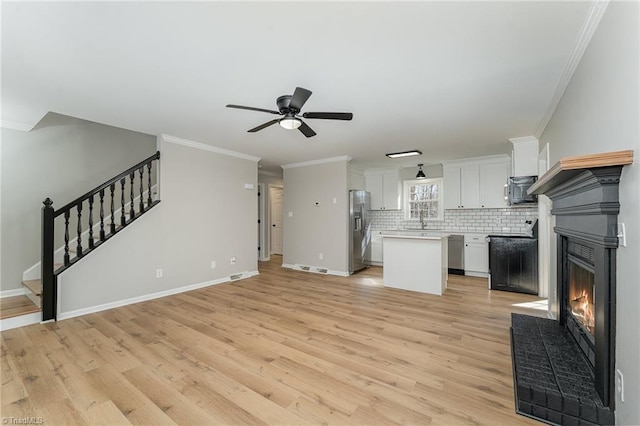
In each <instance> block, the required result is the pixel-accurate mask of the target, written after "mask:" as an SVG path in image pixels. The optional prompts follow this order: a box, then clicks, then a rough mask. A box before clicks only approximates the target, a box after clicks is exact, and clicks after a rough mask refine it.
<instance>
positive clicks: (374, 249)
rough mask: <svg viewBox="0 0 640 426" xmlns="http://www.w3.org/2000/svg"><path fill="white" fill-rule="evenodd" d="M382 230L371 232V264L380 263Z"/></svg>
mask: <svg viewBox="0 0 640 426" xmlns="http://www.w3.org/2000/svg"><path fill="white" fill-rule="evenodd" d="M382 240H383V238H382V232H380V231H377V232H372V233H371V259H369V261H370V262H371V264H373V265H379V266H381V265H382Z"/></svg>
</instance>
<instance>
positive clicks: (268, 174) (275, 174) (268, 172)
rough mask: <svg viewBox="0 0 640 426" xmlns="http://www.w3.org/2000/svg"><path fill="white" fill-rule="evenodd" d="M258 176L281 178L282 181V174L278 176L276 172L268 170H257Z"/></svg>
mask: <svg viewBox="0 0 640 426" xmlns="http://www.w3.org/2000/svg"><path fill="white" fill-rule="evenodd" d="M258 175H262V176H271V177H277V178H281V179H282V174H279V173H276V172H270V171H268V170H260V169H258Z"/></svg>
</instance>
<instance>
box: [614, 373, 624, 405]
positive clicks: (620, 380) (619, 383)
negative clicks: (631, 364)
mask: <svg viewBox="0 0 640 426" xmlns="http://www.w3.org/2000/svg"><path fill="white" fill-rule="evenodd" d="M616 392H618V395H620V401H621V402H624V377H623V376H622V371H620V370H618V369H616Z"/></svg>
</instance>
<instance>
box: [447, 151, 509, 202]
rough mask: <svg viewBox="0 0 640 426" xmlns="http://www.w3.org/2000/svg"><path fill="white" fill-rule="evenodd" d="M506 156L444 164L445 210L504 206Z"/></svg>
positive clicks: (506, 175) (507, 160)
mask: <svg viewBox="0 0 640 426" xmlns="http://www.w3.org/2000/svg"><path fill="white" fill-rule="evenodd" d="M509 169H510V164H509V157H508V156H506V155H504V156H502V155H500V156H491V157H478V158H469V159H466V160H460V161H456V162H449V163H446V164H444V167H443V178H444V188H445V190H444V208H445V209H478V208H499V207H507V203H506V201H505V199H504V185H505V184H506V183H507V179H508V177H509Z"/></svg>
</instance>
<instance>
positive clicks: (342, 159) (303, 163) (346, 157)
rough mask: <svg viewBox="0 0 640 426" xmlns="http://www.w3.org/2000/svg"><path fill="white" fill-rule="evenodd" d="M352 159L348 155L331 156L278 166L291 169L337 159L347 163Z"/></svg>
mask: <svg viewBox="0 0 640 426" xmlns="http://www.w3.org/2000/svg"><path fill="white" fill-rule="evenodd" d="M352 159H353V157H349V156H348V155H343V156H342V157H332V158H324V159H321V160H311V161H303V162H302V163H291V164H283V165H281V166H280V167H282V168H283V169H293V168H294V167H306V166H315V165H318V164H325V163H337V162H338V161H346V162H347V163H348V162H349V161H351V160H352Z"/></svg>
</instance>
